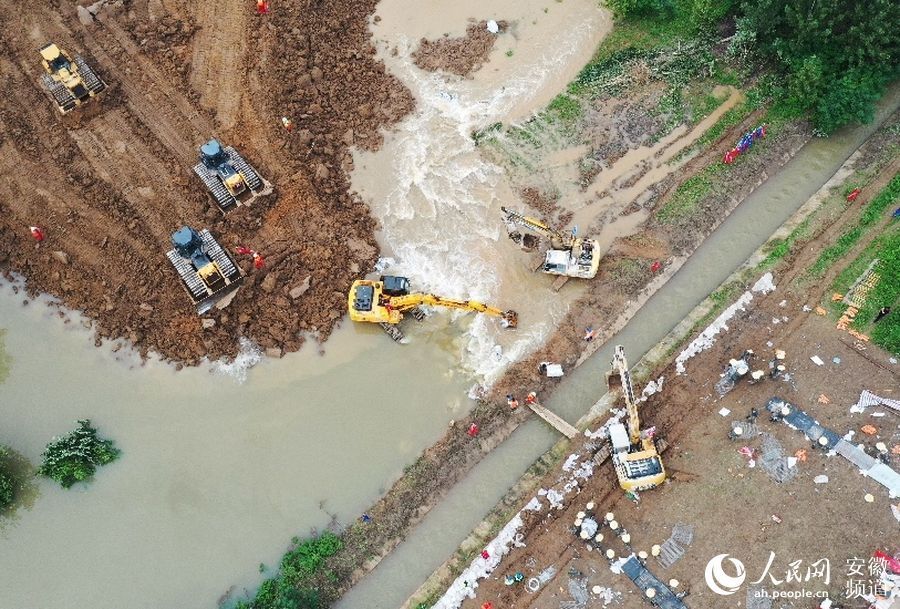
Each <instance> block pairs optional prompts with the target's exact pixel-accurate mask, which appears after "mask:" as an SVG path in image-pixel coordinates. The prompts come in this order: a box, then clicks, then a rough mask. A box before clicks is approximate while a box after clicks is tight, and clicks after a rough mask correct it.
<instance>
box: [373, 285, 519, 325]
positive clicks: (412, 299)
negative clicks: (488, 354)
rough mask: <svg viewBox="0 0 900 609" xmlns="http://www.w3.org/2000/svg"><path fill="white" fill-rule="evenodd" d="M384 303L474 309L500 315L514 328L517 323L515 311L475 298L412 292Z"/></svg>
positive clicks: (394, 306)
mask: <svg viewBox="0 0 900 609" xmlns="http://www.w3.org/2000/svg"><path fill="white" fill-rule="evenodd" d="M386 305H387V306H389V307H390V308H392V309H395V310H397V311H409V310H411V309H415V308H416V307H418V306H419V305H429V306H432V307H444V308H447V309H460V310H463V311H475V312H477V313H484V314H485V315H492V316H494V317H500V318H501V319H502V320H503V321H504V323H505V325H507V326H508V327H511V328H514V327H516V324H517V323H518V319H519V316H518V314H517V313H516V312H515V311H512V310H510V311H502V310H500V309H498V308H496V307H492V306H489V305H486V304H484V303H483V302H478V301H477V300H454V299H452V298H444V297H443V296H437V295H435V294H424V293H415V292H414V293H412V294H406V295H405V296H394V297H392V298H390V299H389V300H388V301H387V302H386Z"/></svg>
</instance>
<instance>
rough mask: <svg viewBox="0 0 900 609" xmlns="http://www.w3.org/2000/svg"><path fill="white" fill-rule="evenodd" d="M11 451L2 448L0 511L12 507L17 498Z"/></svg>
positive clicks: (0, 454)
mask: <svg viewBox="0 0 900 609" xmlns="http://www.w3.org/2000/svg"><path fill="white" fill-rule="evenodd" d="M8 456H9V449H8V448H6V447H5V446H0V511H2V510H5V509H6V508H8V507H9V506H11V505H12V503H13V501H14V500H15V498H16V481H15V478H14V477H13V474H12V471H11V470H10V466H9V460H8Z"/></svg>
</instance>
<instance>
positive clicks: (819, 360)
mask: <svg viewBox="0 0 900 609" xmlns="http://www.w3.org/2000/svg"><path fill="white" fill-rule="evenodd" d="M809 359H811V360H812V363H814V364H815V365H816V366H824V365H825V362H823V361H822V358H821V357H819V356H818V355H813V356H812V357H810V358H809Z"/></svg>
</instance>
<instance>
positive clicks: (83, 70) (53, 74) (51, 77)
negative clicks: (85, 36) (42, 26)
mask: <svg viewBox="0 0 900 609" xmlns="http://www.w3.org/2000/svg"><path fill="white" fill-rule="evenodd" d="M40 54H41V64H42V65H43V66H44V71H45V72H46V74H42V75H41V82H42V83H43V85H44V89H45V90H46V91H47V94H48V95H49V96H50V97H51V98H52V99H53V101H54V102H55V103H56V107H57V108H59V111H60V112H62V113H63V114H68V113H69V112H71V111H72V110H74V109H75V108H77V107H78V106H80V105H81V104H83V103H85V102H87V101H88V100H90V99H91V98H92V97H94V96H96V95H97V94H99V93H100V92H101V91H103V90H104V89H105V88H106V83H105V82H103V81H102V80H101V79H100V77H99V76H97V74H96V73H95V72H94V71H93V69H91V67H90V66H89V65H88V64H87V62H86V61H85V60H84V59H82V58H81V57H80V56H78V55H76V56H75V58H74V59H73V58H72V57H71V56H70V55H69V54H68V53H67V52H66V51H65V50H63V49H61V48H59V47H58V46H56V45H55V44H53V43H52V42H51V43H48V44H46V45H44V46H43V47H42V48H41V49H40Z"/></svg>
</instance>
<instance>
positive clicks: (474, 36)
mask: <svg viewBox="0 0 900 609" xmlns="http://www.w3.org/2000/svg"><path fill="white" fill-rule="evenodd" d="M497 25H498V26H499V28H500V32H499V33H503V32H505V31H506V30H507V28H508V27H509V24H508V23H507V22H506V21H498V22H497ZM496 40H497V34H492V33H491V32H489V31H488V29H487V21H479V22H478V23H471V24H469V26H468V27H467V28H466V35H465V36H461V37H459V38H450V37H449V36H447V35H446V34H445V35H444V37H443V38H438V39H437V40H427V39H425V38H423V39H422V40H420V41H419V48H418V49H416V50H415V51H414V52H413V54H412V58H413V62H414V63H415V64H416V65H417V66H419V67H420V68H422V69H423V70H426V71H428V72H437V71H438V70H441V71H444V72H449V73H450V74H456V75H458V76H469V75H470V74H472V72H475V71H476V70H478V69H479V68H480V67H481V66H482V65H483V64H484V62H485V61H487V58H488V55H490V53H491V50H492V49H493V48H494V42H495V41H496Z"/></svg>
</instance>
